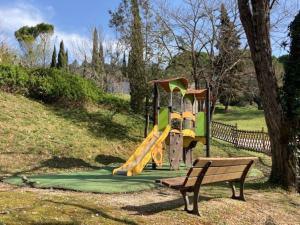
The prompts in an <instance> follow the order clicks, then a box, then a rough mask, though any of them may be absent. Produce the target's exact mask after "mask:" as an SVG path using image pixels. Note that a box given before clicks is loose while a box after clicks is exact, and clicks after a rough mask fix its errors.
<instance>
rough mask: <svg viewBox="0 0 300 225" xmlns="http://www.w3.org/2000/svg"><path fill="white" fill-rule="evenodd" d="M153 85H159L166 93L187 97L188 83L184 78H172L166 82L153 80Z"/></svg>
mask: <svg viewBox="0 0 300 225" xmlns="http://www.w3.org/2000/svg"><path fill="white" fill-rule="evenodd" d="M151 83H153V84H159V85H160V86H161V87H162V88H163V89H164V90H165V91H166V92H179V91H180V92H181V94H182V95H185V93H186V90H187V88H188V81H187V79H185V78H184V77H177V78H170V79H165V80H153V81H151Z"/></svg>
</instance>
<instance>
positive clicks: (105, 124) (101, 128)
mask: <svg viewBox="0 0 300 225" xmlns="http://www.w3.org/2000/svg"><path fill="white" fill-rule="evenodd" d="M49 108H50V110H52V111H53V112H54V113H55V114H56V115H58V116H60V117H63V118H64V119H66V120H69V121H71V122H72V123H74V124H76V125H78V126H82V123H84V124H86V125H85V126H87V129H88V130H89V131H90V132H91V133H92V134H93V135H94V136H96V137H105V138H107V139H108V140H115V139H117V140H127V141H139V138H138V137H133V136H130V135H129V130H130V126H128V125H127V124H126V122H125V123H124V124H120V123H117V122H115V121H113V118H114V114H113V113H110V112H109V111H108V112H107V113H103V112H87V110H85V109H83V108H77V109H65V108H57V107H49Z"/></svg>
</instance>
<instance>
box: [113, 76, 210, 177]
mask: <svg viewBox="0 0 300 225" xmlns="http://www.w3.org/2000/svg"><path fill="white" fill-rule="evenodd" d="M151 83H152V84H153V86H154V89H153V125H154V126H153V129H152V131H151V132H150V133H149V134H148V136H147V137H146V138H145V139H144V141H143V142H142V143H141V144H140V145H139V146H138V148H137V149H136V150H135V152H134V153H133V154H132V155H131V156H130V157H129V159H128V160H127V161H126V163H124V164H123V165H122V166H121V167H119V168H116V169H114V170H113V175H125V176H133V175H137V174H139V173H141V172H142V171H143V169H144V168H145V166H146V165H147V164H148V163H149V162H150V160H151V159H152V168H153V169H155V168H156V166H162V164H163V151H164V144H165V145H167V146H168V147H167V150H168V159H169V164H170V169H171V170H178V169H179V166H180V163H181V162H184V163H185V165H186V166H187V167H191V166H192V162H193V158H192V150H193V148H194V147H195V146H196V145H197V143H198V142H201V143H202V144H204V145H205V146H206V156H207V157H209V151H210V135H209V134H210V89H209V86H208V85H206V88H205V89H200V90H195V89H190V88H188V81H187V80H186V79H185V78H172V79H167V80H154V81H152V82H151ZM159 87H161V88H162V89H163V90H164V91H165V92H167V93H168V94H169V106H168V107H161V105H160V91H159ZM174 93H177V94H179V95H180V109H179V112H176V111H175V110H174V105H173V98H174ZM187 101H190V102H191V105H192V107H191V109H187V108H186V103H187Z"/></svg>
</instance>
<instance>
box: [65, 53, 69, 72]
mask: <svg viewBox="0 0 300 225" xmlns="http://www.w3.org/2000/svg"><path fill="white" fill-rule="evenodd" d="M65 67H66V68H67V69H68V68H69V51H68V50H67V51H66V53H65Z"/></svg>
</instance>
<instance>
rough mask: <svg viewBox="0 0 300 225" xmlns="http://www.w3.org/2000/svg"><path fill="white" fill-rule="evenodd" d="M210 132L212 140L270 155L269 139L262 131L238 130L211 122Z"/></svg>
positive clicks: (232, 126)
mask: <svg viewBox="0 0 300 225" xmlns="http://www.w3.org/2000/svg"><path fill="white" fill-rule="evenodd" d="M211 131H212V136H213V137H214V138H217V139H220V140H223V141H226V142H229V143H231V144H233V145H234V146H235V147H237V148H243V149H247V150H252V151H256V152H263V153H266V154H268V155H270V154H271V145H270V138H269V135H268V133H266V132H264V130H262V131H248V130H240V129H238V127H237V125H235V126H234V125H229V124H225V123H220V122H216V121H212V128H211Z"/></svg>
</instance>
